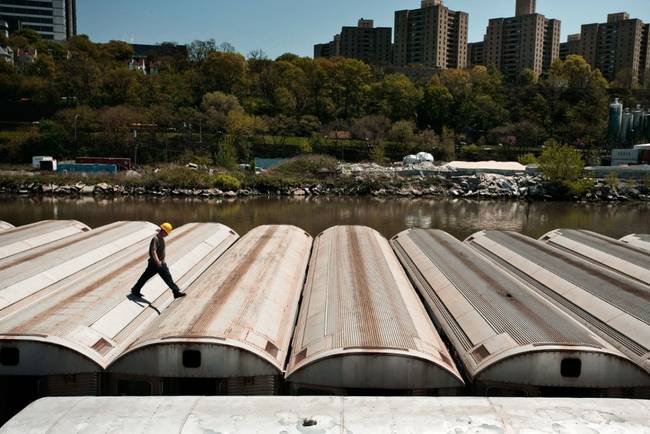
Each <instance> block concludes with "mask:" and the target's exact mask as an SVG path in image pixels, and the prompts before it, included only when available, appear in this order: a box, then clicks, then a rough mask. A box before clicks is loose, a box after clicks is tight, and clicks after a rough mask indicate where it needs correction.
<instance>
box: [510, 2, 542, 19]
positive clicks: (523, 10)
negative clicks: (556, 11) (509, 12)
mask: <svg viewBox="0 0 650 434" xmlns="http://www.w3.org/2000/svg"><path fill="white" fill-rule="evenodd" d="M536 3H537V0H517V8H516V11H515V16H518V17H521V16H523V15H531V14H534V13H535V11H536V10H537V5H536Z"/></svg>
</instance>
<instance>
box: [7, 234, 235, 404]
mask: <svg viewBox="0 0 650 434" xmlns="http://www.w3.org/2000/svg"><path fill="white" fill-rule="evenodd" d="M140 226H141V227H143V228H145V229H146V231H147V232H148V236H146V237H145V238H144V239H141V240H140V241H138V242H136V243H132V244H131V245H129V246H128V247H125V248H124V249H122V250H119V251H115V252H113V253H112V254H111V255H110V256H107V257H104V258H103V259H102V260H99V261H97V262H94V263H93V264H92V265H89V266H87V267H82V266H80V267H79V268H78V269H77V270H76V273H74V274H71V275H70V276H68V277H66V278H62V279H61V280H60V281H58V282H54V283H52V284H50V285H48V286H47V287H44V288H42V289H41V290H40V291H39V292H38V293H34V294H32V295H31V296H29V297H27V298H25V299H23V300H21V301H20V302H17V303H15V304H13V305H11V306H10V307H7V308H5V309H2V310H0V317H1V319H0V352H1V353H2V358H0V377H3V378H7V377H18V376H20V377H23V378H26V379H27V376H30V377H43V378H45V379H46V381H47V384H48V389H46V390H45V391H43V392H42V393H45V394H48V393H49V392H48V390H50V389H52V390H56V391H58V392H57V394H59V393H63V392H62V390H63V389H65V388H66V387H67V388H68V389H66V390H68V391H70V390H73V391H78V390H80V389H79V384H77V382H78V381H77V376H79V375H81V374H84V375H86V374H94V373H101V372H103V371H104V370H105V369H106V367H107V366H108V365H109V364H110V362H111V361H113V360H114V359H115V358H116V357H117V356H119V355H120V354H122V352H123V351H124V350H126V348H127V347H128V346H129V344H130V343H132V342H133V341H134V340H135V339H136V338H137V337H138V336H139V335H140V333H141V332H142V328H144V327H145V326H146V325H147V324H148V323H149V322H151V321H153V320H155V319H157V318H158V316H159V315H160V313H161V312H163V311H164V310H165V308H166V307H167V306H169V305H170V304H171V303H172V301H173V296H172V292H171V291H170V290H169V288H168V287H167V285H166V284H165V282H163V280H162V279H161V278H160V277H158V276H155V277H154V278H152V279H151V280H150V281H149V282H148V283H147V284H146V285H145V286H144V287H143V289H142V294H143V298H133V297H131V296H130V293H129V290H130V288H131V287H132V286H133V284H134V283H135V282H136V281H137V280H138V278H139V277H140V275H141V274H142V272H143V271H144V269H145V267H146V264H147V259H148V256H149V252H148V250H149V238H150V236H152V235H153V232H154V231H153V230H152V229H155V228H156V226H154V225H151V224H142V223H140ZM131 230H133V231H134V232H135V231H136V230H137V227H134V226H131ZM113 235H115V236H117V233H114V234H113ZM236 239H237V234H235V233H234V232H233V231H232V230H230V229H229V228H227V227H225V226H223V225H220V224H216V223H203V224H188V225H184V226H182V227H180V228H177V229H176V230H174V231H173V232H172V234H171V235H170V236H169V237H167V239H166V245H167V255H166V258H165V262H166V263H167V265H168V267H169V270H170V272H171V274H172V276H173V278H174V279H175V281H176V282H177V284H178V285H179V286H180V287H181V288H186V287H187V286H188V285H190V284H191V283H192V282H193V281H194V280H195V279H196V278H197V277H198V276H199V275H201V274H202V273H203V271H205V270H206V268H207V267H208V266H209V265H210V264H212V263H213V262H214V261H215V260H216V259H217V258H218V257H219V256H220V255H221V254H222V253H223V252H224V251H225V250H226V249H227V248H228V247H229V246H230V245H231V244H232V243H233V242H234V241H235V240H236ZM95 242H97V244H98V245H110V244H111V242H110V241H108V240H96V241H95ZM113 242H114V243H119V242H120V240H119V238H117V237H114V238H113ZM88 255H91V256H92V255H98V253H97V252H90V253H88ZM77 260H78V261H79V262H81V261H83V257H81V258H77ZM70 268H74V262H73V263H72V264H71V265H70ZM66 375H69V376H71V379H70V381H69V382H68V383H69V384H68V386H65V384H67V383H66V381H63V380H64V379H62V376H66ZM90 378H92V376H91V377H90ZM79 381H81V382H86V383H87V379H86V377H79ZM7 393H9V391H8V392H7ZM97 393H99V390H97Z"/></svg>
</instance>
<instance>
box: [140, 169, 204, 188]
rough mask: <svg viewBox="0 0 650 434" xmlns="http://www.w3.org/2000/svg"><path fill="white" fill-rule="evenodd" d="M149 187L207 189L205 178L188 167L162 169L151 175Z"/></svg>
mask: <svg viewBox="0 0 650 434" xmlns="http://www.w3.org/2000/svg"><path fill="white" fill-rule="evenodd" d="M148 184H149V185H152V186H157V187H167V188H172V187H176V188H207V187H209V185H208V182H206V180H205V177H204V176H203V175H201V173H199V172H198V171H196V170H192V169H189V168H187V167H170V168H165V169H161V170H160V171H159V172H158V173H155V174H153V175H151V177H150V179H149V182H148Z"/></svg>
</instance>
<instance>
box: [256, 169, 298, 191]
mask: <svg viewBox="0 0 650 434" xmlns="http://www.w3.org/2000/svg"><path fill="white" fill-rule="evenodd" d="M302 184H303V183H302V182H301V181H300V180H299V179H296V178H294V177H287V176H282V175H278V174H275V173H264V174H262V175H259V176H256V177H255V180H254V181H253V185H252V187H254V188H255V189H257V190H259V191H261V192H263V193H273V192H276V191H278V190H283V189H286V188H295V187H300V186H301V185H302Z"/></svg>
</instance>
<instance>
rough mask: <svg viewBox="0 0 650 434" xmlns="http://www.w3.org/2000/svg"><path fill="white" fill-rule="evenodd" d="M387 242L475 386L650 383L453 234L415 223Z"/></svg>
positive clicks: (535, 389)
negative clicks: (414, 225) (424, 227)
mask: <svg viewBox="0 0 650 434" xmlns="http://www.w3.org/2000/svg"><path fill="white" fill-rule="evenodd" d="M391 244H392V246H393V248H394V249H395V251H396V253H397V256H398V257H399V259H400V260H401V262H402V264H403V265H404V267H405V268H406V271H407V273H408V275H409V276H410V278H411V281H413V282H414V283H415V285H416V287H417V288H418V289H419V291H420V295H421V296H422V298H423V299H424V301H425V305H426V306H427V308H428V310H429V312H430V313H431V315H432V317H433V319H434V322H435V323H436V324H437V325H438V327H439V328H440V329H442V330H443V331H444V333H445V335H446V336H447V338H448V339H449V340H450V341H451V343H452V344H453V347H454V350H455V353H456V354H457V355H458V357H459V358H460V359H461V361H462V364H463V367H464V369H465V373H466V375H467V377H468V378H470V379H471V380H472V382H473V388H474V392H475V393H479V394H487V395H494V394H497V395H502V394H503V395H505V394H515V395H517V396H519V395H532V396H545V395H555V394H557V393H558V392H557V391H558V390H559V389H567V388H571V389H583V390H584V392H583V393H585V394H593V393H594V392H597V394H598V395H602V394H606V393H608V392H610V391H611V392H613V393H615V395H614V396H618V394H619V393H620V389H630V395H631V394H632V393H633V392H634V391H633V390H632V389H634V388H639V387H644V386H645V387H648V386H650V376H648V375H647V374H646V373H645V372H644V371H643V370H642V369H640V368H639V367H638V366H637V365H636V364H634V363H633V362H632V361H631V360H630V359H629V358H627V357H626V356H624V355H623V354H622V353H621V352H620V351H618V350H616V349H615V348H614V347H613V346H611V345H609V344H608V343H607V342H606V341H604V340H603V339H601V338H599V337H598V336H597V335H595V334H594V333H592V332H590V331H589V330H588V329H587V328H585V327H584V326H582V325H581V324H580V323H579V322H577V321H576V320H574V319H573V318H571V317H570V316H569V315H568V314H566V313H564V312H562V310H560V309H559V308H558V307H556V306H555V305H553V304H552V303H551V302H549V301H547V300H546V299H544V298H543V297H542V296H540V295H538V294H537V293H536V292H535V290H534V289H533V288H531V287H530V286H528V285H526V284H524V283H523V282H521V281H519V280H517V279H516V278H515V277H513V276H511V275H510V274H508V273H507V272H506V271H504V270H503V269H501V268H499V267H498V266H496V265H495V264H493V263H491V262H490V261H489V260H487V259H486V258H484V257H482V256H481V255H479V254H478V253H477V252H476V251H474V250H472V249H471V248H470V247H469V246H468V245H467V244H463V243H461V242H460V241H458V240H457V239H455V238H453V237H452V236H451V235H449V234H447V233H445V232H443V231H437V230H424V229H413V230H408V231H405V232H402V233H400V234H399V235H397V236H396V237H394V238H393V239H392V240H391ZM574 393H575V394H576V395H579V394H580V393H581V392H580V390H577V391H575V392H574Z"/></svg>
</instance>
